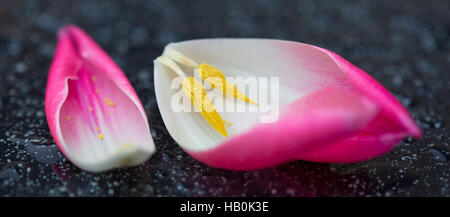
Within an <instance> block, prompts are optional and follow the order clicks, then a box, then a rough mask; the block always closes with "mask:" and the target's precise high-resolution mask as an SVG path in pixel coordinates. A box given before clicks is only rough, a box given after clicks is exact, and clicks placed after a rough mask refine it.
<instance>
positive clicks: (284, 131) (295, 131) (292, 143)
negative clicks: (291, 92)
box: [187, 88, 378, 170]
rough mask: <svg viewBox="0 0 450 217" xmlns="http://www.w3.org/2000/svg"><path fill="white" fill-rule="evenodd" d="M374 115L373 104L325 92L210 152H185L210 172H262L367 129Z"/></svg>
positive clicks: (350, 95) (339, 91)
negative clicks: (221, 169)
mask: <svg viewBox="0 0 450 217" xmlns="http://www.w3.org/2000/svg"><path fill="white" fill-rule="evenodd" d="M349 98H351V99H353V100H348V99H349ZM377 112H378V110H377V107H376V106H375V105H374V104H372V103H371V102H370V101H368V100H367V99H365V98H364V97H362V96H359V95H358V94H355V93H353V92H351V91H349V90H345V89H338V88H324V89H321V90H318V91H315V92H313V93H311V94H309V95H307V96H305V97H302V98H300V99H299V100H297V101H296V102H294V103H292V104H291V105H289V106H288V107H286V108H284V111H283V114H282V117H280V120H279V121H277V122H275V123H272V124H260V125H257V126H256V127H255V128H253V129H252V130H250V131H247V132H245V133H243V134H241V135H239V136H236V137H233V138H230V139H229V140H227V141H226V142H225V143H223V144H221V145H219V146H217V147H216V148H213V149H211V150H208V151H204V152H192V151H189V150H187V151H188V152H189V153H190V154H191V155H192V156H193V157H194V158H196V159H198V160H199V161H202V162H205V163H206V164H208V165H210V166H214V167H220V168H226V169H235V170H248V169H256V168H263V167H267V166H271V165H275V164H278V163H282V162H285V161H288V160H293V159H295V158H297V156H298V155H299V153H305V152H309V151H311V150H314V149H316V148H319V147H323V146H326V145H327V144H330V143H333V142H334V141H336V140H340V139H345V138H347V137H349V136H351V135H352V134H353V133H354V132H356V131H357V130H360V129H362V128H364V127H365V126H367V124H368V123H369V122H370V121H371V120H372V119H373V117H374V116H375V115H376V114H377Z"/></svg>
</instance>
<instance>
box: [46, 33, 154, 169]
mask: <svg viewBox="0 0 450 217" xmlns="http://www.w3.org/2000/svg"><path fill="white" fill-rule="evenodd" d="M86 64H88V65H89V66H91V67H95V70H96V72H97V73H101V76H102V78H105V79H108V80H109V81H111V82H112V84H114V85H115V86H116V87H117V90H119V91H121V92H123V94H125V96H126V97H128V98H129V100H131V102H133V104H134V105H135V108H136V109H137V110H138V112H137V113H139V114H140V116H141V117H139V118H142V119H141V120H142V121H143V122H144V124H143V126H144V125H145V127H144V128H145V129H144V130H143V132H144V131H148V136H147V137H148V139H149V142H150V144H151V146H152V147H146V151H147V152H148V155H150V154H151V153H152V152H153V151H154V145H153V141H152V139H151V135H150V129H149V126H148V120H147V116H146V114H145V110H144V108H143V106H142V104H141V102H140V100H139V98H138V96H137V94H136V92H135V91H134V89H133V87H132V85H131V84H130V82H129V81H128V79H127V78H126V76H125V75H124V74H123V72H122V71H121V69H120V68H119V67H118V66H117V65H116V64H115V62H114V61H113V60H112V59H111V58H110V57H109V56H108V55H107V54H106V53H105V52H104V51H103V50H102V49H101V48H100V47H99V46H98V45H97V44H96V43H95V42H94V41H93V40H92V39H91V38H90V37H89V36H88V35H87V34H86V33H85V32H84V31H83V30H81V29H80V28H78V27H76V26H73V25H67V26H65V27H63V28H61V29H60V30H59V32H58V43H57V47H56V51H55V54H54V59H53V62H52V65H51V67H50V71H49V75H48V79H47V88H46V93H45V113H46V117H47V122H48V125H49V128H50V131H51V134H52V136H53V138H54V140H55V142H56V144H57V145H58V147H59V149H60V150H61V152H62V153H63V154H64V155H65V156H66V157H67V158H68V159H70V160H71V161H73V162H74V160H75V158H77V157H75V156H73V154H71V153H70V151H69V150H66V147H64V146H63V145H62V142H63V141H64V139H63V135H61V132H62V130H61V126H60V123H59V121H60V116H61V108H62V106H63V105H64V103H65V102H66V100H67V98H68V96H69V80H77V79H79V73H80V71H82V70H84V69H83V66H86ZM74 130H76V129H74ZM80 136H81V137H82V136H83V135H80ZM145 136H146V135H144V137H145ZM69 142H70V141H69ZM69 142H67V141H66V143H69ZM67 145H69V146H71V147H72V146H79V145H85V146H87V147H88V148H89V145H98V144H67ZM78 157H79V156H78ZM75 161H76V160H75ZM74 163H75V164H77V163H76V162H74ZM78 166H80V165H78ZM115 166H117V165H112V167H115ZM80 167H82V168H83V167H85V168H83V169H87V170H89V168H86V167H88V166H86V165H84V166H80ZM101 167H104V166H101ZM106 169H111V168H105V170H106ZM94 170H97V169H94ZM102 170H104V169H102Z"/></svg>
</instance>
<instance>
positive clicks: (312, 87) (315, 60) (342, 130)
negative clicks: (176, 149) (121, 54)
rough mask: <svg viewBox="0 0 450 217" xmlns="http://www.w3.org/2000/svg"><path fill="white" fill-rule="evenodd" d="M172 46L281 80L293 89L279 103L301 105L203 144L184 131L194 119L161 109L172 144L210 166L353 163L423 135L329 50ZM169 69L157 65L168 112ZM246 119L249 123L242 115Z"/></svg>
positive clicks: (227, 42)
mask: <svg viewBox="0 0 450 217" xmlns="http://www.w3.org/2000/svg"><path fill="white" fill-rule="evenodd" d="M168 46H171V47H172V49H175V50H179V51H180V52H182V53H184V54H186V55H187V56H190V57H192V58H193V59H194V60H195V61H196V62H207V63H211V64H213V65H217V66H219V67H220V68H221V69H222V70H223V71H224V72H225V73H226V72H230V73H235V74H236V71H238V72H241V73H242V74H238V75H241V76H256V77H259V76H263V77H272V76H278V77H279V80H280V86H281V87H283V85H284V86H285V87H288V89H293V90H294V92H290V91H284V92H282V91H281V88H280V93H282V94H281V95H280V98H282V99H283V98H289V99H291V98H294V99H297V100H295V101H293V102H292V103H287V104H282V109H281V112H282V115H281V117H280V119H279V120H278V121H277V122H275V123H272V124H256V125H254V126H253V127H251V128H250V129H249V130H247V131H244V132H240V133H239V134H238V135H235V136H232V137H230V138H229V139H226V140H225V141H223V142H221V143H219V144H214V143H212V144H206V143H211V142H210V141H217V140H213V139H210V140H205V139H203V140H199V139H197V138H196V137H195V136H191V135H196V136H198V135H199V133H198V132H191V135H189V132H182V133H180V132H181V131H182V130H183V129H182V128H181V127H179V126H185V125H183V124H181V123H183V122H184V123H193V124H197V122H194V121H192V120H190V119H188V118H186V115H177V114H171V113H170V112H171V111H166V110H168V109H163V110H161V109H160V111H161V113H162V117H163V120H164V122H165V123H166V126H168V129H169V133H170V134H171V135H172V136H173V137H174V139H175V140H176V141H177V142H178V143H179V144H180V146H181V147H182V148H183V149H185V150H186V151H187V152H188V153H189V154H190V155H192V156H193V157H194V158H196V159H198V160H199V161H201V162H204V163H206V164H208V165H211V166H214V167H220V168H225V169H233V170H249V169H259V168H264V167H268V166H272V165H276V164H279V163H282V162H286V161H290V160H295V159H300V160H308V161H316V162H342V163H344V162H356V161H361V160H367V159H370V158H373V157H377V156H379V155H381V154H383V153H386V152H387V151H389V150H391V149H392V148H393V147H394V146H395V145H396V144H397V143H398V142H399V141H400V140H401V139H403V138H404V137H406V136H408V135H412V136H414V137H416V138H419V137H420V136H421V131H420V129H419V128H418V126H417V125H416V124H415V123H414V120H413V119H412V118H411V116H410V115H409V114H408V112H407V110H406V109H405V108H404V107H403V106H402V105H401V104H400V103H399V102H398V101H397V100H396V99H395V97H394V96H392V95H391V94H390V93H389V91H387V90H386V89H385V88H384V87H383V86H382V85H381V84H379V83H378V82H377V81H376V80H375V79H373V78H372V77H370V76H369V75H368V74H367V73H365V72H364V71H362V70H361V69H359V68H357V67H355V66H353V65H352V64H351V63H349V62H348V61H346V60H344V59H343V58H342V57H339V56H338V55H336V54H334V53H332V52H330V51H328V50H325V49H322V48H319V47H316V46H311V45H307V44H302V43H295V42H287V41H279V40H266V39H205V40H193V41H187V42H180V43H174V44H170V45H168ZM164 70H166V69H165V68H161V67H158V66H157V67H155V88H156V89H157V90H156V94H157V99H158V105H159V106H160V108H168V105H166V104H168V101H166V100H165V99H161V98H164V97H163V96H168V95H170V94H171V93H170V92H164V91H163V90H158V87H160V86H161V85H159V86H158V83H161V82H162V83H165V82H167V81H166V80H168V76H166V75H168V74H170V72H166V71H164ZM172 74H173V73H172ZM166 86H167V85H166ZM283 93H284V94H286V95H283ZM293 93H294V94H297V95H298V96H293V95H292V94H293ZM289 94H290V95H289ZM172 116H176V117H172ZM236 117H239V116H238V115H236ZM242 118H243V120H245V119H244V118H245V114H244V116H243V117H242ZM239 120H240V119H239V118H236V119H235V120H234V121H235V122H237V123H233V124H239ZM178 122H181V123H178ZM199 123H200V122H199ZM180 128H181V129H180ZM195 129H197V131H198V129H201V128H200V127H198V126H196V127H195ZM204 135H205V136H208V135H207V134H206V133H205V134H204ZM183 138H184V139H183ZM192 138H193V139H192ZM205 141H206V142H205ZM196 143H201V144H196Z"/></svg>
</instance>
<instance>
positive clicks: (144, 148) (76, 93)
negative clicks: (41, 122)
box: [45, 26, 155, 172]
mask: <svg viewBox="0 0 450 217" xmlns="http://www.w3.org/2000/svg"><path fill="white" fill-rule="evenodd" d="M45 108H46V116H47V121H48V124H49V127H50V130H51V133H52V135H53V138H54V139H55V141H56V143H57V144H58V147H59V148H60V150H61V151H62V152H63V153H64V155H65V156H66V157H67V158H68V159H69V160H71V161H72V162H73V163H74V164H75V165H77V166H79V167H80V168H82V169H84V170H87V171H92V172H99V171H104V170H108V169H112V168H118V167H122V166H132V165H137V164H140V163H142V162H144V161H145V160H147V159H148V158H149V157H150V156H151V154H152V153H153V152H154V151H155V146H154V143H153V140H152V138H151V134H150V129H149V125H148V120H147V116H146V114H145V111H144V108H143V106H142V104H141V102H140V100H139V98H138V96H137V94H136V93H135V91H134V89H133V87H132V86H131V84H130V82H129V81H128V79H127V78H126V76H125V75H124V74H123V72H122V71H121V70H120V68H119V67H118V66H117V65H116V64H115V63H114V61H113V60H112V59H111V58H110V57H109V56H108V55H107V54H106V53H105V52H104V51H103V50H102V49H101V48H100V47H99V46H98V45H97V44H96V43H95V42H94V41H93V40H92V39H91V38H90V37H89V36H88V35H87V34H86V33H85V32H83V31H82V30H81V29H79V28H78V27H75V26H66V27H64V28H62V29H61V30H60V31H59V32H58V44H57V48H56V52H55V56H54V59H53V63H52V66H51V68H50V72H49V75H48V81H47V90H46V99H45Z"/></svg>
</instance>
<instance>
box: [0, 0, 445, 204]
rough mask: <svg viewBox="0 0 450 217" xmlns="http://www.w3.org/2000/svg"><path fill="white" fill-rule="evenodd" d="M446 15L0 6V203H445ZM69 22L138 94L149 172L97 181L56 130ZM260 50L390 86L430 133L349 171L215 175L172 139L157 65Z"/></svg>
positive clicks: (330, 9) (364, 4)
mask: <svg viewBox="0 0 450 217" xmlns="http://www.w3.org/2000/svg"><path fill="white" fill-rule="evenodd" d="M449 11H450V3H449V1H447V0H442V1H437V0H430V1H424V0H417V1H393V0H383V1H379V0H377V1H207V0H205V1H130V0H129V1H31V0H30V1H22V0H14V1H9V0H1V1H0V196H113V195H114V196H450V186H449V184H450V181H449V178H450V168H449V166H450V164H449V160H450V147H449V139H450V134H449V131H448V127H449V126H448V124H449V115H450V112H449V111H450V103H449V86H450V82H449V78H450V75H449V72H448V70H449V65H450V53H449V50H450V40H449V34H450V16H449ZM65 23H73V24H76V25H78V26H80V27H81V28H83V29H85V30H86V31H87V32H88V33H89V34H90V35H91V36H92V37H93V38H94V39H95V40H96V41H97V42H98V43H99V44H100V45H101V46H102V47H103V48H104V49H105V50H106V52H107V53H108V54H110V55H111V56H112V57H113V59H114V60H116V61H117V63H118V64H119V65H120V67H121V68H122V69H123V71H124V72H125V73H126V75H127V76H128V78H129V80H130V81H131V83H132V84H133V85H134V87H135V89H136V91H137V93H138V95H139V97H140V99H141V100H142V103H143V104H144V107H145V109H146V112H147V114H148V118H149V121H150V127H151V132H152V135H153V138H154V140H155V144H156V147H157V150H158V151H157V152H156V154H154V155H153V157H152V158H151V159H150V160H149V161H147V162H146V163H144V164H142V165H140V166H138V167H134V168H127V169H118V170H113V171H109V172H104V173H98V174H91V173H87V172H84V171H81V170H80V169H78V168H77V167H75V166H73V165H72V164H71V163H70V162H68V161H67V160H66V159H65V158H64V157H63V156H62V155H61V153H60V152H59V150H58V148H57V147H56V145H55V143H54V141H53V139H52V137H51V135H50V132H49V130H48V127H47V123H46V119H45V113H44V93H45V84H46V77H47V72H48V70H49V67H50V64H51V61H52V56H53V52H54V48H55V43H56V31H57V29H58V28H59V27H61V26H62V25H63V24H65ZM210 37H263V38H277V39H286V40H293V41H299V42H305V43H309V44H314V45H318V46H321V47H324V48H327V49H329V50H332V51H334V52H336V53H338V54H340V55H341V56H343V57H344V58H346V59H348V60H350V61H351V62H352V63H354V64H355V65H357V66H359V67H361V68H363V69H364V70H365V71H367V72H368V73H369V74H371V75H372V76H373V77H375V78H376V79H377V80H378V81H380V82H381V83H382V84H383V85H385V86H386V87H387V88H388V89H389V90H390V91H391V92H392V93H393V94H394V95H395V96H396V97H397V98H398V99H399V100H400V101H401V102H402V103H403V104H404V105H405V106H406V107H407V108H408V110H409V111H410V112H411V114H412V116H413V117H414V119H415V120H416V121H417V123H418V124H419V126H420V127H421V128H422V130H423V131H424V136H423V138H422V139H421V140H414V139H411V138H407V139H405V140H404V141H402V142H401V143H400V144H399V145H398V147H397V148H395V149H394V150H393V151H392V152H390V153H388V154H386V155H384V156H382V157H379V158H376V159H372V160H369V161H366V162H361V163H354V164H344V165H341V164H318V163H310V162H303V161H296V162H291V163H286V164H283V165H280V166H276V167H272V168H268V169H264V170H257V171H249V172H233V171H225V170H220V169H215V168H210V167H208V166H205V165H204V164H202V163H199V162H197V161H196V160H194V159H192V158H191V157H190V156H189V155H187V154H186V153H185V152H183V151H182V150H181V148H179V147H178V146H177V144H176V143H175V142H174V140H173V139H172V138H171V137H170V136H169V134H168V132H167V130H166V129H165V126H164V123H163V122H162V119H161V116H160V113H159V110H158V107H157V104H156V100H155V94H154V88H153V73H152V71H153V63H152V60H153V59H154V58H155V57H157V56H159V54H160V53H161V52H162V49H163V47H164V46H165V45H166V44H167V43H169V42H174V41H182V40H187V39H193V38H210Z"/></svg>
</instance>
